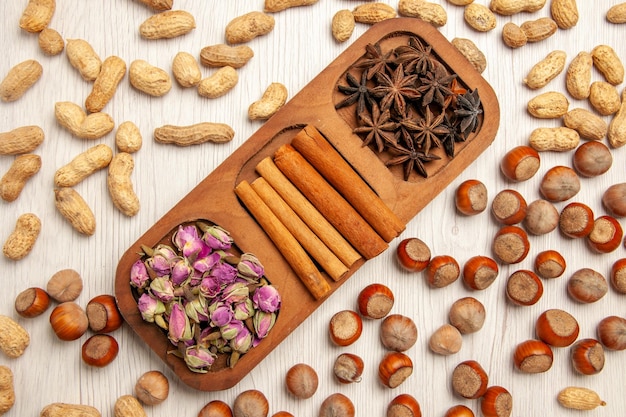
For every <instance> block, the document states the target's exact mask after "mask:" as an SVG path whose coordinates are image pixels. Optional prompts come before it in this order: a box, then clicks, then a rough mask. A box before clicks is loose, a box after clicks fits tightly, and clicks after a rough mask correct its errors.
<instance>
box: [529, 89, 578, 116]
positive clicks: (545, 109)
mask: <svg viewBox="0 0 626 417" xmlns="http://www.w3.org/2000/svg"><path fill="white" fill-rule="evenodd" d="M527 108H528V112H529V113H530V114H531V115H532V116H534V117H537V118H539V119H556V118H559V117H561V116H563V115H564V114H565V113H567V110H568V108H569V100H568V99H567V97H565V95H563V94H561V93H559V92H558V91H548V92H547V93H543V94H539V95H538V96H536V97H533V98H532V99H531V100H530V101H529V102H528V105H527Z"/></svg>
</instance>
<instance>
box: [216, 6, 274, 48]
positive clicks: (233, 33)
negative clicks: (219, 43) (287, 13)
mask: <svg viewBox="0 0 626 417" xmlns="http://www.w3.org/2000/svg"><path fill="white" fill-rule="evenodd" d="M272 30H274V17H273V16H271V15H269V14H266V13H263V12H250V13H246V14H244V15H241V16H238V17H236V18H234V19H233V20H231V21H230V22H228V24H227V25H226V30H225V36H226V42H227V43H230V44H233V43H246V42H249V41H251V40H252V39H254V38H256V37H257V36H263V35H267V34H268V33H270V32H271V31H272Z"/></svg>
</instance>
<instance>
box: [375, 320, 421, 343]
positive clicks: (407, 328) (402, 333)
mask: <svg viewBox="0 0 626 417" xmlns="http://www.w3.org/2000/svg"><path fill="white" fill-rule="evenodd" d="M380 341H381V343H382V344H383V346H385V348H387V349H388V350H395V351H396V352H404V351H406V350H408V349H409V348H411V347H412V346H413V345H414V344H415V342H416V341H417V326H416V325H415V322H414V321H413V319H411V318H410V317H406V316H403V315H401V314H390V315H388V316H387V317H385V318H384V319H383V321H382V323H381V324H380Z"/></svg>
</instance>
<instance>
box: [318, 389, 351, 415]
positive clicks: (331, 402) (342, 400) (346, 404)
mask: <svg viewBox="0 0 626 417" xmlns="http://www.w3.org/2000/svg"><path fill="white" fill-rule="evenodd" d="M355 414H356V411H355V408H354V403H353V402H352V400H350V398H348V397H346V396H345V395H343V394H341V393H338V392H336V393H334V394H330V395H329V396H328V397H326V398H325V399H324V401H322V404H321V405H320V410H319V413H318V414H317V415H318V417H337V416H342V417H354V416H355Z"/></svg>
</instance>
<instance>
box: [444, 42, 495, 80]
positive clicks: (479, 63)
mask: <svg viewBox="0 0 626 417" xmlns="http://www.w3.org/2000/svg"><path fill="white" fill-rule="evenodd" d="M451 43H452V45H454V46H455V47H456V49H458V51H459V52H460V53H461V54H462V55H463V56H464V57H465V58H467V60H468V61H469V62H470V64H472V66H473V67H474V68H475V69H476V71H478V72H479V73H481V74H482V73H483V71H485V69H486V68H487V58H485V54H483V53H482V51H481V50H480V49H478V47H477V46H476V44H475V43H474V42H472V41H471V40H469V39H465V38H454V39H452V42H451Z"/></svg>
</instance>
